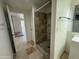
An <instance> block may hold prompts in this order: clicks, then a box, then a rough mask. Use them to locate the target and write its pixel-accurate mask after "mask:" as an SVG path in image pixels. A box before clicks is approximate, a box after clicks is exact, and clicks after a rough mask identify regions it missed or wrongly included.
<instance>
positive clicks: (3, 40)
mask: <svg viewBox="0 0 79 59" xmlns="http://www.w3.org/2000/svg"><path fill="white" fill-rule="evenodd" d="M1 24H4V25H1ZM0 59H13V58H12V49H11V43H10V39H9V36H8V31H7V27H6V22H5V17H4V13H3V7H2V4H1V0H0Z"/></svg>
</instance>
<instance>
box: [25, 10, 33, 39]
mask: <svg viewBox="0 0 79 59" xmlns="http://www.w3.org/2000/svg"><path fill="white" fill-rule="evenodd" d="M24 17H25V27H26V35H27V40H33V36H32V10H29V11H26V12H25V13H24Z"/></svg>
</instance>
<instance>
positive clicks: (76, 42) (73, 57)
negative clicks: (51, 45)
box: [69, 35, 79, 59]
mask: <svg viewBox="0 0 79 59" xmlns="http://www.w3.org/2000/svg"><path fill="white" fill-rule="evenodd" d="M69 59H79V35H74V36H73V38H72V45H71V48H70V54H69Z"/></svg>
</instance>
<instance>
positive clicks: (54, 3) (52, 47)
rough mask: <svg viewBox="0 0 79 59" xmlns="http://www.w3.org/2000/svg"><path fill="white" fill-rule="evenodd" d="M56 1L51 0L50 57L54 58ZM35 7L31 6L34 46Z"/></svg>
mask: <svg viewBox="0 0 79 59" xmlns="http://www.w3.org/2000/svg"><path fill="white" fill-rule="evenodd" d="M56 1H57V0H51V2H52V3H51V37H50V38H51V39H50V40H51V43H50V59H54V45H55V24H56ZM34 19H35V8H34V6H32V25H33V26H32V27H33V28H32V29H33V30H32V32H33V40H34V42H35V46H36V37H35V20H34Z"/></svg>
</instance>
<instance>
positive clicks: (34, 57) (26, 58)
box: [15, 49, 43, 59]
mask: <svg viewBox="0 0 79 59" xmlns="http://www.w3.org/2000/svg"><path fill="white" fill-rule="evenodd" d="M15 59H43V54H41V53H40V52H39V51H38V50H37V49H36V50H35V51H34V52H33V53H32V54H30V55H28V54H27V53H26V51H20V52H18V53H17V54H16V58H15Z"/></svg>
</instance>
